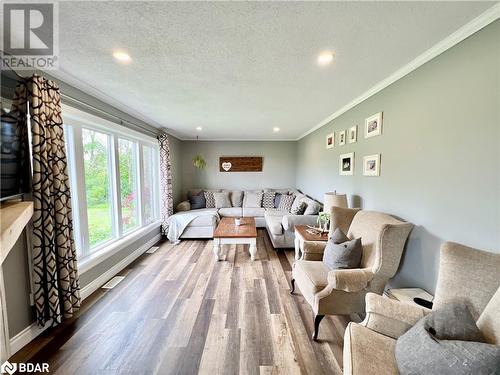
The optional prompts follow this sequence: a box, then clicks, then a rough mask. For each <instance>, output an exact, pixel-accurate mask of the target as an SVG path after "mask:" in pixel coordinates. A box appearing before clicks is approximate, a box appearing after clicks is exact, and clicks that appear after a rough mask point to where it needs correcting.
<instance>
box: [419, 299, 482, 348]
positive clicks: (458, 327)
mask: <svg viewBox="0 0 500 375" xmlns="http://www.w3.org/2000/svg"><path fill="white" fill-rule="evenodd" d="M425 328H426V329H427V330H428V331H429V332H430V333H431V334H432V335H434V336H435V337H436V338H437V339H439V340H462V341H477V342H485V340H484V336H483V334H482V333H481V331H480V330H479V328H478V327H477V325H476V321H475V320H474V317H473V316H472V314H471V312H470V310H469V308H468V307H467V306H466V305H465V304H463V303H448V304H446V305H445V306H443V307H442V308H440V309H438V310H436V311H434V312H433V313H431V314H429V315H428V316H427V317H426V319H425Z"/></svg>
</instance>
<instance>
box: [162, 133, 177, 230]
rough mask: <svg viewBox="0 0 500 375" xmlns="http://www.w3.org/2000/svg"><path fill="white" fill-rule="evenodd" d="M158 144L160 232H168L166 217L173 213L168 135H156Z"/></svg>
mask: <svg viewBox="0 0 500 375" xmlns="http://www.w3.org/2000/svg"><path fill="white" fill-rule="evenodd" d="M158 143H159V144H160V185H161V186H160V202H161V233H162V235H163V236H166V235H167V233H168V218H169V217H170V215H172V214H173V213H174V201H173V196H172V165H171V163H170V146H169V144H168V135H167V134H165V133H163V134H161V135H160V136H158Z"/></svg>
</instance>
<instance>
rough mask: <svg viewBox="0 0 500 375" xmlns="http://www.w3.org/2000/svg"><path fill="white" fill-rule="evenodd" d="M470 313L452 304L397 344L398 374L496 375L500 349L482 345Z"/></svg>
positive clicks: (437, 311) (422, 320)
mask: <svg viewBox="0 0 500 375" xmlns="http://www.w3.org/2000/svg"><path fill="white" fill-rule="evenodd" d="M470 340H479V341H483V337H482V334H481V332H480V331H479V328H478V327H477V326H476V323H475V321H474V318H473V317H472V314H471V313H470V311H469V310H468V309H467V307H466V306H465V305H463V304H457V303H451V304H448V305H447V306H445V307H443V308H442V309H439V310H436V311H433V312H431V313H430V314H429V315H427V316H425V317H424V318H422V319H420V320H419V321H418V322H417V324H415V325H414V326H413V327H412V328H410V329H409V330H408V331H407V332H406V333H404V334H403V335H401V336H400V337H399V338H398V339H397V341H396V349H395V357H396V363H397V365H398V369H399V372H400V374H402V375H407V374H408V375H409V374H414V375H424V374H448V375H452V374H453V375H466V374H467V375H469V374H498V373H499V371H498V369H500V346H496V345H490V344H485V343H483V342H479V341H470Z"/></svg>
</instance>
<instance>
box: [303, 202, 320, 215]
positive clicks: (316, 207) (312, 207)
mask: <svg viewBox="0 0 500 375" xmlns="http://www.w3.org/2000/svg"><path fill="white" fill-rule="evenodd" d="M306 203H307V208H306V212H304V215H317V214H318V212H319V211H320V210H321V204H319V203H318V202H316V201H314V200H312V199H307V201H306Z"/></svg>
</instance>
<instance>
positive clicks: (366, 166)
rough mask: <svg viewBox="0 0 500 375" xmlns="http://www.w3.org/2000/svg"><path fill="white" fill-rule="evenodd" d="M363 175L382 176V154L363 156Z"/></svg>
mask: <svg viewBox="0 0 500 375" xmlns="http://www.w3.org/2000/svg"><path fill="white" fill-rule="evenodd" d="M363 176H380V154H375V155H367V156H365V157H363Z"/></svg>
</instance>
